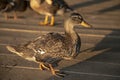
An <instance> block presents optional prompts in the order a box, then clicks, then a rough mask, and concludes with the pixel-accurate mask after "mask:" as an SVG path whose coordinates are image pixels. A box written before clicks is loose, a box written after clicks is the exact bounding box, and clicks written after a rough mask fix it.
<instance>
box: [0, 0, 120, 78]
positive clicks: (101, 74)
mask: <svg viewBox="0 0 120 80" xmlns="http://www.w3.org/2000/svg"><path fill="white" fill-rule="evenodd" d="M66 1H67V2H68V4H70V6H71V7H73V8H74V9H76V10H77V11H78V12H79V13H81V14H82V15H83V16H84V18H85V19H86V20H87V21H88V22H89V23H91V24H92V25H93V27H94V29H85V28H82V27H80V28H78V27H77V32H79V34H80V36H81V40H82V46H81V54H80V55H78V57H77V58H76V59H75V60H73V61H61V62H60V63H59V66H58V67H57V68H59V69H61V70H63V71H65V72H66V73H68V74H69V75H67V76H66V77H65V78H56V77H54V76H52V74H51V73H50V72H49V71H40V70H39V68H38V64H36V63H34V62H29V61H26V60H24V59H22V58H20V57H18V56H17V55H15V54H12V53H10V52H9V51H7V49H6V48H5V46H6V45H9V44H19V43H24V42H26V41H29V40H32V39H34V38H36V37H38V36H39V35H41V34H44V33H47V32H53V31H54V32H60V33H63V32H64V29H63V18H62V17H59V16H56V25H55V26H54V27H49V26H46V27H43V26H39V25H38V23H39V21H40V20H43V18H44V17H43V16H41V15H38V14H36V13H35V12H33V11H32V10H30V9H28V10H27V11H26V12H24V13H18V16H19V17H20V19H19V20H13V19H12V17H11V16H12V13H9V15H10V19H9V20H5V19H4V16H3V14H2V13H0V80H120V1H119V0H66Z"/></svg>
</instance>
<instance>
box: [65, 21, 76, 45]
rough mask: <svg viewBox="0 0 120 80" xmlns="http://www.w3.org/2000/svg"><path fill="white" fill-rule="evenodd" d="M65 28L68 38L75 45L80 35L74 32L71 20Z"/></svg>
mask: <svg viewBox="0 0 120 80" xmlns="http://www.w3.org/2000/svg"><path fill="white" fill-rule="evenodd" d="M64 27H65V34H66V36H69V37H71V39H72V41H73V43H75V42H76V40H77V38H78V34H77V33H76V31H75V30H74V25H73V24H72V23H70V20H67V21H65V24H64Z"/></svg>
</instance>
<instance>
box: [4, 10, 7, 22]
mask: <svg viewBox="0 0 120 80" xmlns="http://www.w3.org/2000/svg"><path fill="white" fill-rule="evenodd" d="M4 16H5V19H6V20H8V14H7V13H6V12H5V13H4Z"/></svg>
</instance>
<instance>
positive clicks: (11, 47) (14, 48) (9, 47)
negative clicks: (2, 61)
mask: <svg viewBox="0 0 120 80" xmlns="http://www.w3.org/2000/svg"><path fill="white" fill-rule="evenodd" d="M6 48H7V49H8V51H10V52H12V53H16V52H17V51H16V46H13V45H7V46H6Z"/></svg>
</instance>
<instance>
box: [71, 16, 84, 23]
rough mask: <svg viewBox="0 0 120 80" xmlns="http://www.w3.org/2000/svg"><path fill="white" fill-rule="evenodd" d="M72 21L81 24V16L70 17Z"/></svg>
mask: <svg viewBox="0 0 120 80" xmlns="http://www.w3.org/2000/svg"><path fill="white" fill-rule="evenodd" d="M72 20H73V21H77V22H82V20H83V18H82V17H81V16H74V17H72Z"/></svg>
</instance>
